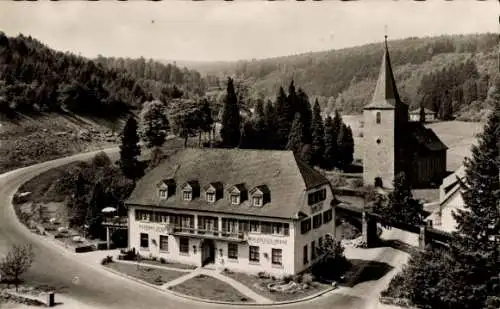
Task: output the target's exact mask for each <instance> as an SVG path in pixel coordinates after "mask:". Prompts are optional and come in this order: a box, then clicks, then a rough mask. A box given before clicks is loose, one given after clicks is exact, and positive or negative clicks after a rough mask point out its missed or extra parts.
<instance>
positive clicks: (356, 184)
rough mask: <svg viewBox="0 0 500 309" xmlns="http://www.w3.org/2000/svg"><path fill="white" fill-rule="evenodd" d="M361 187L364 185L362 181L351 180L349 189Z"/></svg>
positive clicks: (357, 179) (359, 179)
mask: <svg viewBox="0 0 500 309" xmlns="http://www.w3.org/2000/svg"><path fill="white" fill-rule="evenodd" d="M363 185H364V183H363V179H361V178H355V179H352V180H351V187H353V188H361V187H363Z"/></svg>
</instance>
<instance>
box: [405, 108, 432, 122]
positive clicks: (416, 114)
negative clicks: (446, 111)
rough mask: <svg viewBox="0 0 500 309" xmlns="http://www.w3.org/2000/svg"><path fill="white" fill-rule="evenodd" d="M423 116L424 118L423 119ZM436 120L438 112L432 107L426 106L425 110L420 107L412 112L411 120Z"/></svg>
mask: <svg viewBox="0 0 500 309" xmlns="http://www.w3.org/2000/svg"><path fill="white" fill-rule="evenodd" d="M422 116H423V117H424V119H421V118H422ZM434 120H436V113H435V112H433V111H431V110H430V109H427V108H424V109H423V111H422V110H421V109H420V108H418V109H415V110H412V111H411V112H410V121H420V122H424V123H426V122H432V121H434Z"/></svg>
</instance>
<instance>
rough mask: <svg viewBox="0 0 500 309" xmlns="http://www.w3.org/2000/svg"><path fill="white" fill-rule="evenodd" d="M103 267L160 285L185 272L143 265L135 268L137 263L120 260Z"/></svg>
mask: <svg viewBox="0 0 500 309" xmlns="http://www.w3.org/2000/svg"><path fill="white" fill-rule="evenodd" d="M105 267H109V268H111V269H114V270H117V271H119V272H121V273H124V274H126V275H129V276H132V277H135V278H137V279H140V280H143V281H146V282H148V283H151V284H156V285H162V284H164V283H166V282H169V281H172V280H174V279H177V278H179V277H181V276H183V275H185V274H186V273H185V272H178V271H174V270H168V269H158V268H150V267H144V266H140V267H139V269H137V265H133V264H125V263H120V262H112V263H109V264H107V265H105Z"/></svg>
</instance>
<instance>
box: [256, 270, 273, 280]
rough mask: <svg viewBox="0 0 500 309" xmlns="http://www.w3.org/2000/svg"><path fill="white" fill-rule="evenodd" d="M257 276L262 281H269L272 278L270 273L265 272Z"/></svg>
mask: <svg viewBox="0 0 500 309" xmlns="http://www.w3.org/2000/svg"><path fill="white" fill-rule="evenodd" d="M257 276H258V277H259V278H260V279H269V278H270V276H269V274H268V273H266V272H264V271H261V272H259V273H258V274H257Z"/></svg>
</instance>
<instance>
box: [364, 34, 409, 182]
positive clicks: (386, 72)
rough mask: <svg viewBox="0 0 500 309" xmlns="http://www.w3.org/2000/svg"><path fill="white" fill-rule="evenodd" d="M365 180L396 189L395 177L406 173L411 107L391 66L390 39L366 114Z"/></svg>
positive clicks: (366, 107)
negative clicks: (405, 137)
mask: <svg viewBox="0 0 500 309" xmlns="http://www.w3.org/2000/svg"><path fill="white" fill-rule="evenodd" d="M363 120H364V129H363V144H364V147H363V149H364V154H363V181H364V184H365V185H376V186H382V187H384V188H392V183H393V180H394V176H395V175H397V174H398V173H399V172H400V171H403V170H406V168H405V167H406V166H407V165H406V163H405V157H406V158H409V156H408V155H410V154H408V155H407V156H405V148H406V147H404V136H405V130H406V127H407V123H408V106H407V105H406V104H405V103H403V102H401V99H400V98H399V94H398V90H397V88H396V82H395V80H394V74H393V71H392V67H391V60H390V57H389V50H388V48H387V36H386V37H385V49H384V56H383V58H382V65H381V67H380V73H379V76H378V80H377V86H376V87H375V92H374V93H373V98H372V100H371V102H370V103H369V104H368V105H366V106H365V107H364V111H363Z"/></svg>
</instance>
